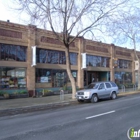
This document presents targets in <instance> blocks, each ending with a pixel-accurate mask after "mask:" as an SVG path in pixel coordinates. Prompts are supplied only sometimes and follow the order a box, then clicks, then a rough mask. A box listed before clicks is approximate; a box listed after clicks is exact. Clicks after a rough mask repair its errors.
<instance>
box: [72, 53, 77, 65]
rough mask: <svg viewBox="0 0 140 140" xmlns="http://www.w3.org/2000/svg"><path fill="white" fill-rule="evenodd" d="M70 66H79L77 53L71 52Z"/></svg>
mask: <svg viewBox="0 0 140 140" xmlns="http://www.w3.org/2000/svg"><path fill="white" fill-rule="evenodd" d="M70 64H71V65H77V53H72V52H70Z"/></svg>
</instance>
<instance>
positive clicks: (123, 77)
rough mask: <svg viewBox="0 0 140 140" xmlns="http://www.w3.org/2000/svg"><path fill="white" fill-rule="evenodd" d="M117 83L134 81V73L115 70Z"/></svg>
mask: <svg viewBox="0 0 140 140" xmlns="http://www.w3.org/2000/svg"><path fill="white" fill-rule="evenodd" d="M115 83H117V84H127V83H132V73H131V72H115Z"/></svg>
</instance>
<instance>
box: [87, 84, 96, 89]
mask: <svg viewBox="0 0 140 140" xmlns="http://www.w3.org/2000/svg"><path fill="white" fill-rule="evenodd" d="M92 88H94V89H97V88H98V84H93V83H92V84H90V85H88V86H87V88H86V89H92Z"/></svg>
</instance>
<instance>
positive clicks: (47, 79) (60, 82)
mask: <svg viewBox="0 0 140 140" xmlns="http://www.w3.org/2000/svg"><path fill="white" fill-rule="evenodd" d="M72 75H73V77H74V79H75V80H77V71H74V70H72ZM36 82H37V83H51V84H52V87H63V86H64V85H65V84H67V82H69V78H68V75H67V72H66V70H54V69H53V70H51V69H36Z"/></svg>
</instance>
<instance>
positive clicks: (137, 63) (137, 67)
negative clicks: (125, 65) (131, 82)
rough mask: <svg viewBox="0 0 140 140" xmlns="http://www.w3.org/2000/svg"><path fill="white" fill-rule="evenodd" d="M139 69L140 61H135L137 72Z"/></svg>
mask: <svg viewBox="0 0 140 140" xmlns="http://www.w3.org/2000/svg"><path fill="white" fill-rule="evenodd" d="M138 69H139V61H135V70H138Z"/></svg>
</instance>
